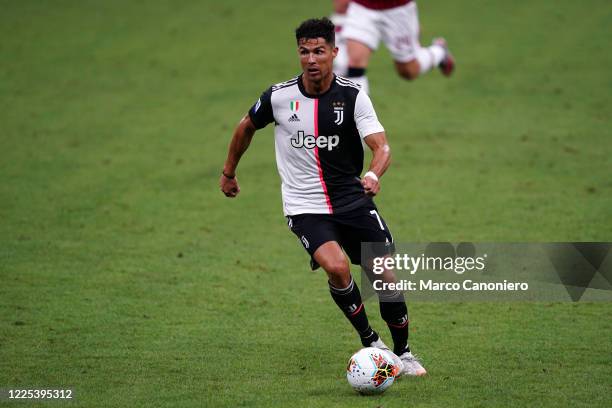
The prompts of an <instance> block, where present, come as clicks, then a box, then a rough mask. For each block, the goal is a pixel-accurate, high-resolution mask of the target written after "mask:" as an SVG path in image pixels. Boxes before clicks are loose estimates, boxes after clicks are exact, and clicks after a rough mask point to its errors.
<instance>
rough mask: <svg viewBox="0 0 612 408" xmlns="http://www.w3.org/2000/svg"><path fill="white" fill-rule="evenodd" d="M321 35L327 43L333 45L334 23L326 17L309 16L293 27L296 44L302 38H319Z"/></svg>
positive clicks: (334, 36)
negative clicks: (309, 17) (296, 26)
mask: <svg viewBox="0 0 612 408" xmlns="http://www.w3.org/2000/svg"><path fill="white" fill-rule="evenodd" d="M319 37H322V38H323V39H324V40H325V41H326V42H327V43H328V44H330V45H332V46H333V45H334V44H335V42H336V27H335V26H334V23H332V22H331V20H330V19H329V18H327V17H323V18H311V19H309V20H306V21H304V22H303V23H302V24H300V26H299V27H298V28H296V29H295V40H296V41H297V43H298V45H299V44H300V40H301V39H302V38H305V39H310V38H319Z"/></svg>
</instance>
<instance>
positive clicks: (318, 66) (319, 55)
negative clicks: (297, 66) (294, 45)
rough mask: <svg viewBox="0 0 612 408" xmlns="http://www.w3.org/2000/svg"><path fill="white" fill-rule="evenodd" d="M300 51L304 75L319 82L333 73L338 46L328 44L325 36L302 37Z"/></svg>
mask: <svg viewBox="0 0 612 408" xmlns="http://www.w3.org/2000/svg"><path fill="white" fill-rule="evenodd" d="M298 53H299V55H300V63H301V64H302V70H303V71H304V76H305V77H307V78H308V80H310V81H314V82H318V81H321V80H322V79H323V78H326V77H328V76H329V75H331V73H332V70H333V65H334V58H335V57H336V55H338V48H337V47H333V46H332V45H330V44H328V43H327V42H326V41H325V39H324V38H321V37H319V38H302V39H301V40H300V41H299V44H298Z"/></svg>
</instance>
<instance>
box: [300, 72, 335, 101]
mask: <svg viewBox="0 0 612 408" xmlns="http://www.w3.org/2000/svg"><path fill="white" fill-rule="evenodd" d="M333 80H334V74H332V73H330V74H329V75H328V76H326V77H325V78H322V79H321V80H320V81H316V82H315V81H309V80H308V79H307V78H306V76H305V75H303V76H302V82H303V84H304V90H305V91H306V92H307V93H308V94H309V95H314V96H317V95H322V94H324V93H325V92H327V91H328V90H329V88H330V87H331V84H332V81H333Z"/></svg>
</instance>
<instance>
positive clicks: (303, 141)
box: [291, 130, 340, 151]
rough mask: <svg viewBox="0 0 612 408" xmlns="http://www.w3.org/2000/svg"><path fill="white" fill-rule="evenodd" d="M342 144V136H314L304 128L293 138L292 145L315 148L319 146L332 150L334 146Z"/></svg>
mask: <svg viewBox="0 0 612 408" xmlns="http://www.w3.org/2000/svg"><path fill="white" fill-rule="evenodd" d="M339 144H340V136H338V135H333V136H325V135H319V136H316V137H315V136H313V135H306V134H304V131H303V130H300V131H298V133H297V136H296V137H295V139H291V146H293V147H297V148H300V147H305V148H306V149H314V148H315V147H318V148H319V149H325V148H327V150H329V151H331V150H332V149H333V148H334V147H336V146H338V145H339Z"/></svg>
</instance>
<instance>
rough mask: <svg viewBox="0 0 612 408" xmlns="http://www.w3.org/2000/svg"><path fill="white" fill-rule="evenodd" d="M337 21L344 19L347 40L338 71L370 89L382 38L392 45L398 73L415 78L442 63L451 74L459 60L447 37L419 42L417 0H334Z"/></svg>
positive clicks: (444, 70) (390, 49)
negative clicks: (344, 58)
mask: <svg viewBox="0 0 612 408" xmlns="http://www.w3.org/2000/svg"><path fill="white" fill-rule="evenodd" d="M333 6H334V15H333V16H334V17H333V18H334V19H335V20H334V21H342V29H341V31H340V32H339V36H341V37H342V41H343V42H346V48H347V54H348V70H347V68H346V67H345V66H346V65H345V62H344V61H343V62H342V64H340V65H337V66H336V72H338V73H340V74H341V75H344V74H343V72H346V76H348V77H349V78H350V79H351V80H352V81H353V82H356V83H358V84H359V85H361V86H362V88H363V89H364V90H365V91H366V92H369V84H368V77H367V75H366V69H367V67H368V63H369V60H370V56H371V54H372V52H374V51H376V49H377V48H378V44H379V42H380V41H381V40H382V41H383V42H384V43H385V45H386V46H387V48H388V49H389V51H390V53H391V56H392V57H393V60H394V61H395V69H396V71H397V73H398V74H399V75H400V76H401V77H402V78H404V79H407V80H412V79H416V78H418V77H419V76H420V75H422V74H424V73H426V72H428V71H430V70H431V69H433V68H435V67H438V68H440V71H442V74H444V75H445V76H450V75H451V74H452V72H453V70H454V68H455V61H454V58H453V56H452V54H451V53H450V52H449V50H448V46H447V44H446V40H445V39H444V38H435V39H434V40H433V42H432V44H431V46H429V47H421V44H420V42H419V18H418V13H417V5H416V1H414V0H353V1H350V0H334V1H333Z"/></svg>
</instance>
